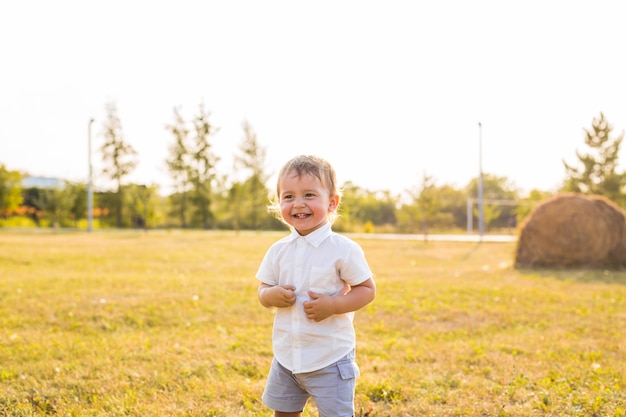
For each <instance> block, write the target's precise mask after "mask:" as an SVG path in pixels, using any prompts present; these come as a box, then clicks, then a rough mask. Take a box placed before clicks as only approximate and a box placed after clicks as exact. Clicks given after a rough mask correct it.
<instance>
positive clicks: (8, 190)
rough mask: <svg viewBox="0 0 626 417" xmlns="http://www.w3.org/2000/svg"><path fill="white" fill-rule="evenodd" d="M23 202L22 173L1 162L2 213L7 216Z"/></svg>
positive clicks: (0, 205)
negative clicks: (10, 169) (11, 169)
mask: <svg viewBox="0 0 626 417" xmlns="http://www.w3.org/2000/svg"><path fill="white" fill-rule="evenodd" d="M20 204H22V175H21V174H20V173H19V172H18V171H9V170H8V169H7V168H6V167H5V166H4V165H3V164H0V215H2V216H3V217H6V216H8V215H9V213H10V212H11V211H13V210H15V209H16V208H18V207H19V206H20Z"/></svg>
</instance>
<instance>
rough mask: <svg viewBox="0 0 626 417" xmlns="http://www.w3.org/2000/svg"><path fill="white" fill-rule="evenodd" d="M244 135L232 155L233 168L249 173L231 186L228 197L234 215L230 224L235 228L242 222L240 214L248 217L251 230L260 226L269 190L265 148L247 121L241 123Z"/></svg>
mask: <svg viewBox="0 0 626 417" xmlns="http://www.w3.org/2000/svg"><path fill="white" fill-rule="evenodd" d="M241 126H242V128H243V132H244V137H243V139H242V141H241V144H240V145H239V151H240V154H239V155H236V156H235V169H243V170H245V171H246V172H247V173H248V174H249V176H248V177H247V178H246V179H245V180H244V181H243V182H241V183H236V184H234V185H233V188H232V191H231V198H232V203H233V215H234V216H235V217H236V218H235V219H234V222H233V224H234V225H235V226H236V228H237V229H238V227H239V225H240V224H242V223H243V222H242V216H244V215H245V216H247V217H248V219H249V221H248V222H246V223H247V224H248V226H249V228H250V229H252V230H257V229H259V227H260V223H261V222H260V219H261V218H262V217H263V215H264V214H265V213H266V212H267V210H266V207H267V202H268V197H269V191H268V189H267V186H266V185H265V184H266V182H267V180H268V179H269V175H268V174H267V173H266V172H265V157H266V154H267V152H266V149H265V148H263V147H262V146H261V145H260V144H259V141H258V139H257V136H256V133H255V132H254V130H253V129H252V126H251V125H250V123H248V122H247V121H244V122H243V123H242V125H241Z"/></svg>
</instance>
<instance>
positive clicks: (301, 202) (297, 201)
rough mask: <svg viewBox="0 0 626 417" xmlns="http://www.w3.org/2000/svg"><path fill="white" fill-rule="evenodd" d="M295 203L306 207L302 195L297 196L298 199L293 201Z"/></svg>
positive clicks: (296, 205) (297, 205)
mask: <svg viewBox="0 0 626 417" xmlns="http://www.w3.org/2000/svg"><path fill="white" fill-rule="evenodd" d="M293 205H294V206H295V207H304V198H302V197H296V199H295V200H294V202H293Z"/></svg>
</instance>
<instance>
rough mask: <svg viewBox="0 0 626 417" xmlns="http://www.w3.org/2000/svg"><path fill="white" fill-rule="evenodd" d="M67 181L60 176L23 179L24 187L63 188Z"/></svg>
mask: <svg viewBox="0 0 626 417" xmlns="http://www.w3.org/2000/svg"><path fill="white" fill-rule="evenodd" d="M64 186H65V181H63V180H61V179H59V178H48V177H25V178H24V179H22V188H48V189H53V188H63V187H64Z"/></svg>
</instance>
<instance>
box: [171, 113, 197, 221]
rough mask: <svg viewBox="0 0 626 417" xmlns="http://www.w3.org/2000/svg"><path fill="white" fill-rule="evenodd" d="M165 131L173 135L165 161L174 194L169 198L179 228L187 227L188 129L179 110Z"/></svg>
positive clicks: (189, 184) (188, 184)
mask: <svg viewBox="0 0 626 417" xmlns="http://www.w3.org/2000/svg"><path fill="white" fill-rule="evenodd" d="M166 129H167V130H168V131H170V132H171V133H172V135H174V143H173V144H172V145H170V148H169V151H170V157H169V159H167V160H166V161H165V163H166V164H167V168H168V170H169V172H170V175H171V177H172V180H173V182H174V191H175V192H174V194H172V196H171V197H170V199H171V201H172V204H173V206H174V207H175V211H176V212H177V214H178V218H179V219H180V226H181V227H183V228H184V227H186V226H187V210H188V208H187V195H188V193H189V191H190V189H191V181H190V178H189V176H190V170H189V164H190V162H191V161H190V155H189V150H188V147H189V145H188V144H187V141H188V136H189V129H187V127H186V126H185V120H184V119H183V117H182V116H181V114H180V109H178V108H174V123H173V124H171V125H166Z"/></svg>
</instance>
